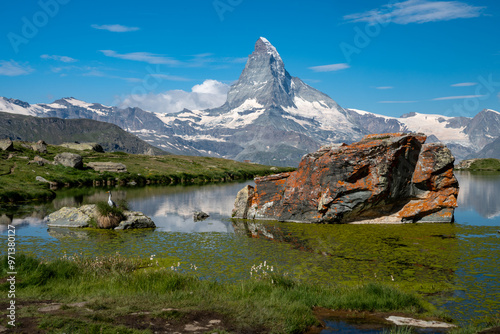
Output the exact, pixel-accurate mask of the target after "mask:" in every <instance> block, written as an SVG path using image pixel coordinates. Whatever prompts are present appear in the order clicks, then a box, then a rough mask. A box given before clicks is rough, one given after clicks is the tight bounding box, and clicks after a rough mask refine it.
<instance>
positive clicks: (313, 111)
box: [160, 37, 367, 166]
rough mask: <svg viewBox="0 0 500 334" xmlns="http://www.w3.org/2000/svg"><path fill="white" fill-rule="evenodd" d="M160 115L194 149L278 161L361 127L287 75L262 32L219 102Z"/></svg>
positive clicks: (353, 135)
mask: <svg viewBox="0 0 500 334" xmlns="http://www.w3.org/2000/svg"><path fill="white" fill-rule="evenodd" d="M160 118H161V119H162V120H163V122H164V123H165V124H166V125H167V126H169V127H170V128H176V130H177V131H182V132H184V133H185V134H191V133H192V134H193V135H190V136H185V137H183V138H185V139H188V140H189V141H191V142H192V145H193V147H195V148H197V149H199V150H205V151H206V149H207V147H210V150H211V151H215V152H217V153H219V154H221V155H222V156H224V157H229V158H233V159H236V160H247V159H248V160H252V161H258V162H260V163H267V164H273V165H284V166H286V165H296V164H297V163H298V161H299V160H300V158H301V157H302V156H303V155H304V154H306V153H308V152H311V151H314V150H316V149H318V148H319V147H320V146H321V145H324V144H327V143H340V142H352V141H355V140H358V139H360V138H361V137H362V136H363V135H364V134H366V133H367V132H366V131H364V130H363V129H361V128H360V127H358V125H356V124H355V123H354V122H353V121H352V120H351V119H350V116H349V114H348V113H347V111H346V110H344V109H343V108H342V107H340V106H339V105H338V104H337V103H336V102H335V101H334V100H332V99H331V98H330V97H329V96H327V95H326V94H324V93H322V92H320V91H318V90H316V89H314V88H312V87H310V86H309V85H307V84H305V83H304V82H303V81H302V80H300V79H299V78H297V77H292V76H291V75H290V74H289V73H288V71H286V69H285V66H284V63H283V60H282V59H281V57H280V55H279V53H278V52H277V51H276V48H275V47H274V46H272V45H271V43H269V41H268V40H267V39H265V38H263V37H261V38H259V39H258V40H257V42H256V43H255V50H254V51H253V53H252V54H250V56H249V57H248V62H247V63H246V66H245V68H244V70H243V72H242V73H241V75H240V77H239V79H238V81H237V82H236V83H235V84H233V85H232V86H231V88H230V90H229V92H228V95H227V101H226V103H225V104H224V105H222V106H221V107H219V108H214V109H209V110H193V111H191V110H186V109H185V110H183V111H181V112H179V113H173V114H165V115H163V116H162V117H160ZM194 134H195V135H194Z"/></svg>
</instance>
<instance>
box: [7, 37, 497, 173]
mask: <svg viewBox="0 0 500 334" xmlns="http://www.w3.org/2000/svg"><path fill="white" fill-rule="evenodd" d="M0 111H4V112H10V113H18V114H25V115H31V116H37V117H59V118H64V119H73V118H88V119H93V120H98V121H103V122H108V123H113V124H116V125H118V126H119V127H121V128H123V129H124V130H126V131H128V132H130V133H133V134H135V135H137V136H138V137H140V138H141V139H143V140H145V141H146V142H148V143H149V144H151V145H154V146H156V147H158V148H161V149H163V150H166V151H168V152H171V153H174V154H184V155H204V156H217V157H223V158H229V159H235V160H239V161H243V160H251V161H255V162H259V163H264V164H270V165H280V166H296V165H297V164H298V162H299V161H300V159H301V157H302V156H303V155H304V154H306V153H308V152H312V151H315V150H317V149H318V148H319V147H321V146H322V145H325V144H331V143H342V142H345V143H352V142H355V141H357V140H360V139H361V138H362V137H363V136H364V135H367V134H373V133H388V132H391V133H393V132H421V133H425V134H426V135H427V136H428V142H442V143H445V144H446V145H448V147H450V149H451V151H452V152H453V154H454V156H455V157H456V158H457V160H461V159H464V158H470V157H474V156H475V155H476V154H477V153H478V152H479V151H480V150H482V149H483V148H484V147H485V146H486V145H488V144H490V143H492V142H493V141H494V140H495V139H497V138H498V137H499V136H500V113H499V112H497V111H494V110H491V109H485V110H483V111H481V112H479V113H478V114H477V115H476V116H475V117H473V118H468V117H450V116H443V115H430V114H420V113H410V114H406V115H403V116H401V117H399V118H396V117H388V116H383V115H378V114H374V113H370V112H367V111H362V110H357V109H347V108H342V107H341V106H339V105H338V104H337V103H336V102H335V101H334V100H333V99H331V98H330V97H329V96H328V95H326V94H324V93H322V92H320V91H318V90H316V89H314V88H313V87H311V86H309V85H307V84H306V83H304V82H303V81H302V80H301V79H299V78H297V77H293V76H291V75H290V74H289V73H288V71H287V70H286V69H285V65H284V62H283V60H282V58H281V56H280V55H279V53H278V51H277V50H276V48H275V47H274V46H273V45H272V44H271V43H270V42H269V41H268V40H267V39H265V38H263V37H261V38H259V39H258V40H257V42H256V43H255V48H254V51H253V52H252V53H251V54H250V55H249V57H248V61H247V63H246V65H245V68H244V69H243V71H242V73H241V75H240V77H239V79H238V81H237V82H236V83H234V84H233V85H232V86H231V88H230V90H229V92H228V95H227V100H226V102H225V103H224V104H223V105H222V106H220V107H218V108H213V109H207V110H188V109H184V110H182V111H179V112H177V113H170V114H160V113H154V112H150V111H145V110H142V109H140V108H118V107H110V106H105V105H102V104H98V103H87V102H84V101H80V100H77V99H75V98H63V99H59V100H56V101H54V102H53V103H50V104H34V105H30V104H29V103H26V102H23V101H19V100H13V99H7V98H1V97H0Z"/></svg>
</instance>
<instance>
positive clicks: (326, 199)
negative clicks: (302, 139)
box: [233, 133, 458, 223]
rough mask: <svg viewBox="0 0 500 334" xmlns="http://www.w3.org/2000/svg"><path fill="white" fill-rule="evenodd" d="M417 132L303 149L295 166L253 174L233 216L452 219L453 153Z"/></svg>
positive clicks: (331, 219) (397, 220)
mask: <svg viewBox="0 0 500 334" xmlns="http://www.w3.org/2000/svg"><path fill="white" fill-rule="evenodd" d="M425 139H426V136H425V135H422V134H403V133H396V134H380V135H368V136H365V137H364V138H363V139H362V140H361V141H359V142H357V143H353V144H351V145H345V144H343V145H335V146H325V147H322V148H321V149H319V150H318V151H316V152H314V153H310V154H307V155H305V156H304V157H303V158H302V161H301V162H300V164H299V167H298V169H297V171H295V172H289V173H281V174H276V175H270V176H265V177H261V178H256V179H255V183H256V187H255V189H253V187H251V186H248V187H245V188H244V189H242V190H241V191H240V192H239V193H238V196H237V199H236V202H235V209H234V210H233V217H236V218H247V219H273V220H279V221H296V222H318V223H320V222H322V223H350V222H364V223H401V222H452V221H453V213H454V208H455V207H456V206H457V196H458V181H457V180H456V178H455V176H454V175H453V163H454V157H453V155H452V154H451V152H450V150H449V149H448V148H447V147H446V146H444V145H442V144H424V142H425Z"/></svg>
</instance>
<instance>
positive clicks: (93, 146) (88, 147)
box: [59, 143, 104, 153]
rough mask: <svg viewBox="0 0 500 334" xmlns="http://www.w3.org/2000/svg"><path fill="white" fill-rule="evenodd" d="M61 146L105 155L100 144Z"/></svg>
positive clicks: (69, 144) (64, 144)
mask: <svg viewBox="0 0 500 334" xmlns="http://www.w3.org/2000/svg"><path fill="white" fill-rule="evenodd" d="M59 146H62V147H66V148H70V149H72V150H77V151H85V150H91V151H95V152H99V153H104V149H103V148H102V146H101V145H100V144H98V143H63V144H61V145H59Z"/></svg>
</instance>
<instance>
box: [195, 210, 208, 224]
mask: <svg viewBox="0 0 500 334" xmlns="http://www.w3.org/2000/svg"><path fill="white" fill-rule="evenodd" d="M208 217H210V215H209V214H208V213H206V212H203V211H196V212H195V213H193V220H194V221H195V222H197V221H201V220H205V219H207V218H208Z"/></svg>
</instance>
